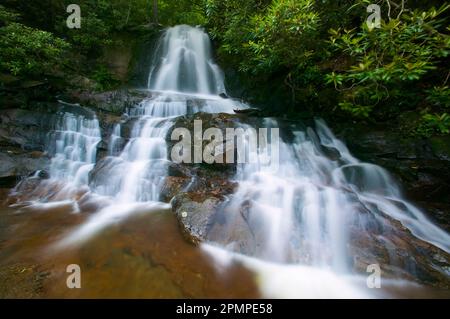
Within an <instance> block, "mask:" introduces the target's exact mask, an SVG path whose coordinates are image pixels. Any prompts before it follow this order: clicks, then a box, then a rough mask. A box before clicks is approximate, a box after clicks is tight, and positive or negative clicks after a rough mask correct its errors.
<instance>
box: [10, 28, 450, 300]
mask: <svg viewBox="0 0 450 319" xmlns="http://www.w3.org/2000/svg"><path fill="white" fill-rule="evenodd" d="M148 90H149V92H150V94H149V97H148V98H146V99H144V100H143V101H142V102H141V103H140V104H139V105H137V106H135V107H132V108H130V109H129V110H128V111H127V117H126V120H123V121H122V122H121V123H119V124H116V125H115V126H114V128H113V130H112V133H111V136H110V137H109V141H110V142H109V147H108V156H107V157H105V158H103V159H101V160H100V161H96V158H97V154H96V150H97V145H98V143H99V142H100V141H101V130H100V126H99V122H98V120H97V118H96V117H95V116H91V117H86V116H82V115H75V114H72V113H64V114H62V115H60V116H59V117H58V121H57V123H56V124H55V130H54V131H53V132H52V133H51V134H50V135H49V147H48V151H49V153H50V154H53V159H52V162H51V168H50V177H51V178H50V180H49V181H48V182H47V184H48V185H52V184H55V183H56V184H59V185H60V184H63V186H62V187H59V188H57V189H51V187H50V186H49V189H50V190H51V191H50V190H49V189H47V191H45V190H42V189H39V190H34V192H35V196H34V199H35V200H34V201H33V202H32V203H31V205H30V207H34V209H45V208H47V209H50V208H51V207H53V206H50V205H52V203H53V204H54V203H55V202H56V203H57V205H66V204H67V205H68V206H69V208H68V209H69V211H71V212H72V213H77V212H80V211H86V210H88V211H92V214H90V215H89V217H87V218H83V221H82V222H80V223H77V225H76V226H75V227H74V228H73V230H72V231H71V232H70V233H69V234H64V235H63V237H62V239H61V240H58V243H57V245H56V247H57V248H61V247H73V246H74V245H81V244H83V242H86V241H88V240H91V239H92V238H93V236H94V235H96V234H99V232H100V231H102V230H104V229H107V228H108V226H111V225H117V223H118V222H120V221H121V222H124V221H125V220H126V219H129V218H130V217H132V216H134V217H136V218H139V216H147V215H148V214H149V213H151V214H154V215H157V214H160V212H161V211H167V210H168V209H169V208H170V205H169V204H165V203H162V202H160V194H161V188H162V185H163V182H164V179H165V177H166V176H167V169H168V165H169V164H170V159H169V158H168V154H167V153H168V146H167V143H166V136H167V133H168V132H169V130H170V129H171V128H172V126H173V123H174V119H175V118H176V117H178V116H182V115H186V114H193V113H196V112H199V111H202V112H208V113H221V112H224V113H233V109H234V108H236V107H238V108H245V107H247V106H246V105H245V104H242V103H240V102H238V101H236V100H233V99H229V98H224V97H223V96H224V95H223V94H226V91H225V86H224V79H223V74H222V72H221V70H220V68H219V67H218V66H217V65H216V64H215V63H214V61H213V59H212V54H211V44H210V41H209V38H208V35H207V34H206V33H204V32H203V31H202V30H200V29H198V28H193V27H189V26H177V27H173V28H169V29H168V30H167V31H166V32H165V33H164V35H163V37H162V38H161V40H160V42H159V46H158V47H157V49H156V53H155V56H154V60H153V64H152V68H151V70H150V72H149V80H148ZM278 125H279V124H278V122H277V121H276V120H275V119H266V120H265V124H264V126H265V127H267V128H270V127H277V126H278ZM242 127H244V128H246V127H247V126H246V125H244V124H242ZM127 130H128V131H129V136H125V135H126V134H125V133H124V132H125V131H127ZM292 131H293V136H294V138H293V139H292V141H289V142H287V141H280V143H279V158H278V160H279V161H277V162H276V161H270V162H267V160H266V156H267V154H266V149H263V148H262V147H260V148H259V149H258V150H257V151H256V153H257V154H256V156H257V159H258V161H257V162H256V163H252V164H238V167H237V173H236V176H235V177H234V179H235V181H236V182H237V183H238V185H239V186H238V188H237V190H236V193H235V194H234V195H233V196H231V198H230V199H229V200H228V201H227V202H226V203H225V204H224V205H223V206H222V208H221V210H220V211H219V212H218V214H222V215H223V222H222V223H221V226H220V227H218V228H217V229H215V228H213V231H212V232H211V234H210V235H209V236H208V238H209V243H207V244H203V245H202V246H201V250H202V251H203V252H205V253H206V254H207V255H211V256H212V257H213V259H214V260H215V265H216V267H217V269H221V271H222V270H223V269H228V268H229V267H232V266H231V265H234V264H236V263H237V264H242V265H244V266H245V267H246V268H248V269H250V270H251V271H252V272H255V273H256V274H258V275H259V277H260V280H259V283H260V287H259V288H260V290H261V292H262V293H263V295H264V296H268V297H355V298H359V297H362V298H364V297H373V296H374V293H373V292H369V291H368V290H367V289H364V288H363V286H364V285H365V279H364V277H361V276H355V275H352V267H351V264H352V260H351V258H350V257H349V256H350V255H351V253H350V252H349V249H350V248H349V247H350V246H351V245H352V241H353V240H355V229H357V230H358V231H359V233H370V232H371V231H372V230H373V229H374V227H375V228H376V229H380V228H381V229H383V231H381V232H380V233H379V235H377V238H376V240H377V241H379V242H382V243H384V245H387V246H389V245H390V246H393V245H394V246H395V244H394V243H393V242H392V241H393V239H392V238H393V237H394V238H396V237H395V236H396V233H397V230H396V228H395V226H392V225H393V222H392V220H395V221H398V222H400V223H401V225H403V227H405V228H406V229H407V230H409V231H410V232H411V233H412V234H413V235H414V236H415V237H416V238H419V239H420V240H422V241H425V242H428V243H431V244H432V245H434V246H436V247H439V248H440V249H442V250H443V251H445V252H447V253H449V252H450V236H449V234H448V233H446V232H445V231H443V230H441V229H440V228H439V227H437V226H435V225H434V224H433V223H431V222H430V221H429V220H428V219H427V218H426V217H425V215H424V214H423V213H422V212H421V211H420V210H419V209H418V208H416V207H414V206H413V205H412V204H411V203H409V202H407V201H406V200H404V199H403V197H402V195H401V192H400V190H399V188H398V186H397V185H396V183H395V181H394V180H393V179H392V178H391V177H390V175H389V174H388V172H386V171H385V170H384V169H382V168H381V167H378V166H376V165H372V164H368V163H362V162H360V161H359V160H357V159H356V158H354V157H353V156H352V155H351V154H350V152H349V151H348V149H347V148H346V146H345V145H344V144H343V143H342V142H341V141H339V140H338V139H337V138H336V137H335V136H334V135H333V133H332V132H331V131H330V130H329V129H328V127H327V126H326V124H325V123H324V122H323V121H322V120H316V121H315V125H314V129H312V128H308V129H303V130H300V129H298V128H295V127H292ZM272 142H273V141H272ZM269 146H270V145H269ZM278 164H279V165H278ZM20 191H21V187H20V184H19V186H18V187H17V188H16V193H20ZM28 195H29V196H28V197H31V198H33V196H32V195H33V192H31V193H30V194H28ZM67 200H68V201H69V202H68V203H67ZM21 205H22V206H23V204H21ZM39 205H41V206H39ZM42 205H44V206H42ZM45 205H47V206H45ZM92 207H94V208H92ZM241 219H245V223H246V225H247V226H248V229H247V233H251V239H248V238H247V239H245V240H243V237H242V234H241V233H240V229H236V225H237V224H239V222H240V220H241ZM374 225H375V226H374ZM154 231H157V230H156V229H154ZM390 233H393V234H392V236H391V234H390ZM369 240H370V238H369ZM169 249H170V248H169ZM367 249H369V250H370V249H371V248H370V247H368V248H367ZM174 258H175V257H174ZM391 261H392V262H393V263H395V258H392V260H391ZM439 271H443V270H439ZM402 284H403V283H402Z"/></svg>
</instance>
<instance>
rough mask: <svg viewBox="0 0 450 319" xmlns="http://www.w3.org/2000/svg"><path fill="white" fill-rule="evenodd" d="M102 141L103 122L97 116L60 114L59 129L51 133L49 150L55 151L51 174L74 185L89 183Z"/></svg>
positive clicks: (53, 152) (57, 127)
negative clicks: (99, 144) (98, 146)
mask: <svg viewBox="0 0 450 319" xmlns="http://www.w3.org/2000/svg"><path fill="white" fill-rule="evenodd" d="M100 141H101V135H100V125H99V122H98V120H97V118H96V117H95V116H94V117H93V118H92V119H89V118H86V117H84V116H82V115H75V114H71V113H64V114H62V115H60V116H58V119H57V123H56V129H55V131H53V132H51V133H50V136H49V144H50V145H49V150H50V153H51V154H54V157H53V158H52V162H51V166H50V175H51V176H52V177H53V178H55V179H57V180H60V181H66V182H69V181H70V182H71V183H72V184H74V185H75V186H81V185H87V183H88V174H89V172H90V171H91V170H92V168H93V167H94V165H95V160H96V154H97V144H98V143H99V142H100Z"/></svg>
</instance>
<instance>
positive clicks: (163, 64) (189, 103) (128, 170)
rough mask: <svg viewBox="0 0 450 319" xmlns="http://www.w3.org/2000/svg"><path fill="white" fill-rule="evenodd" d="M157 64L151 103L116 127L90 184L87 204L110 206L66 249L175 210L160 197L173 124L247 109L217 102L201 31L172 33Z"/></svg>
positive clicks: (216, 76) (215, 78)
mask: <svg viewBox="0 0 450 319" xmlns="http://www.w3.org/2000/svg"><path fill="white" fill-rule="evenodd" d="M154 61H155V63H154V66H153V67H152V70H151V71H150V76H149V91H148V93H149V95H150V97H149V98H146V99H144V100H143V101H142V102H141V103H140V104H139V105H137V106H135V107H133V108H130V109H129V110H128V111H127V113H128V114H127V115H128V121H129V123H123V124H117V125H116V126H115V127H114V129H113V132H112V134H111V137H110V145H109V150H108V155H109V156H108V157H107V158H106V159H104V160H103V161H102V162H100V163H97V167H96V169H95V172H94V174H93V175H92V176H91V180H90V182H89V186H90V188H91V190H92V191H93V192H94V193H95V196H92V195H89V196H91V197H92V199H86V201H88V202H89V201H91V202H95V201H98V200H99V197H98V196H102V197H106V198H108V201H109V204H107V205H106V207H104V208H103V209H101V210H100V211H99V212H97V213H96V214H95V215H94V216H92V218H90V219H89V220H88V222H87V223H86V224H84V225H82V226H81V227H80V228H79V229H77V230H76V231H75V232H74V233H72V234H71V235H70V236H69V237H68V238H66V239H65V240H64V242H63V244H71V243H74V242H80V241H85V240H87V239H89V238H90V237H91V236H92V235H95V234H96V233H98V232H99V231H101V230H102V229H103V228H104V227H106V226H108V225H110V224H111V223H114V222H117V221H119V220H123V219H125V218H127V217H128V216H130V215H132V214H137V213H142V212H152V211H157V210H165V209H168V208H170V205H168V204H164V203H160V202H159V197H160V193H161V187H162V186H163V182H164V180H165V177H166V176H167V166H168V164H169V163H170V162H169V159H168V154H167V143H166V136H167V134H168V131H169V130H170V128H171V127H172V125H173V119H174V118H175V117H177V116H181V115H185V114H193V113H196V112H199V111H203V112H210V113H221V112H224V113H233V108H236V107H239V108H243V107H246V106H245V105H243V104H242V103H240V102H238V101H235V100H232V99H228V98H222V97H220V96H218V94H219V93H225V88H224V84H223V76H222V72H221V71H220V69H219V68H218V66H217V65H215V64H214V63H213V61H212V58H211V52H210V41H209V38H208V36H207V35H206V33H204V32H203V31H201V30H200V29H197V28H192V27H188V26H177V27H174V28H169V29H168V30H167V31H166V32H165V33H164V35H163V37H162V39H161V42H160V47H159V48H158V50H157V51H156V54H155V57H154ZM188 81H190V82H189V83H190V84H189V85H188V84H186V83H188ZM130 123H131V124H130ZM127 125H128V126H129V127H130V126H131V134H130V136H129V139H128V141H127V142H126V144H125V146H124V147H123V150H121V151H120V148H121V145H122V143H123V142H124V136H122V132H123V131H124V126H127ZM92 168H93V165H92V166H90V167H89V171H90V170H91V169H92ZM86 171H88V170H86ZM108 201H107V202H108Z"/></svg>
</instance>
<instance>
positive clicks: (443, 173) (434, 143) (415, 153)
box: [338, 125, 450, 231]
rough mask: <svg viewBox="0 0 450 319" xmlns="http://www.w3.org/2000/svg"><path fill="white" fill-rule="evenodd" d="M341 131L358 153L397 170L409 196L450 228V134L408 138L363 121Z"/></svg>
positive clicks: (449, 229) (344, 138) (365, 158)
mask: <svg viewBox="0 0 450 319" xmlns="http://www.w3.org/2000/svg"><path fill="white" fill-rule="evenodd" d="M338 135H340V137H341V138H342V139H343V140H344V141H345V142H346V144H347V145H348V147H349V149H350V150H351V151H352V153H353V154H355V156H356V157H358V158H360V159H361V160H364V161H367V162H370V163H374V164H377V165H380V166H382V167H384V168H386V169H387V170H389V171H390V172H391V173H392V174H394V175H395V176H396V178H397V180H398V181H400V184H401V185H402V186H403V190H404V193H405V195H406V197H407V198H409V199H411V200H412V201H414V202H416V203H417V204H418V205H419V206H421V207H422V208H423V209H424V211H425V212H426V213H427V214H428V216H429V217H430V218H432V219H433V220H434V221H435V222H436V223H438V224H439V225H440V226H441V227H443V228H444V229H446V230H447V231H450V215H449V213H450V197H449V196H448V194H450V136H440V137H439V136H437V137H433V138H430V139H420V138H416V137H409V138H408V137H404V136H402V135H400V134H399V133H395V132H392V131H391V130H389V129H388V128H385V127H381V128H370V127H369V128H368V127H366V126H362V125H359V126H358V125H355V126H354V127H352V128H345V129H344V130H341V131H340V134H338Z"/></svg>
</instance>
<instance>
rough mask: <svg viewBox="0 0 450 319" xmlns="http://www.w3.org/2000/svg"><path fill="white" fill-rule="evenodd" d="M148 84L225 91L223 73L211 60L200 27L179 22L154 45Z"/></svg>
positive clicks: (156, 87)
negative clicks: (156, 46) (155, 49)
mask: <svg viewBox="0 0 450 319" xmlns="http://www.w3.org/2000/svg"><path fill="white" fill-rule="evenodd" d="M157 52H158V54H157V55H156V56H155V60H154V62H153V67H152V70H151V71H150V75H149V80H148V87H149V88H150V89H152V90H157V91H175V92H185V93H202V94H209V95H218V94H220V93H225V86H224V84H223V74H222V71H221V70H220V68H219V67H218V66H217V65H216V64H215V63H214V61H213V59H212V54H211V43H210V40H209V37H208V35H207V34H206V33H205V32H203V31H202V30H200V29H197V28H192V27H190V26H187V25H179V26H176V27H173V28H170V29H168V30H167V31H166V32H165V33H164V36H163V37H162V39H161V41H160V44H159V46H158V48H157Z"/></svg>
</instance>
